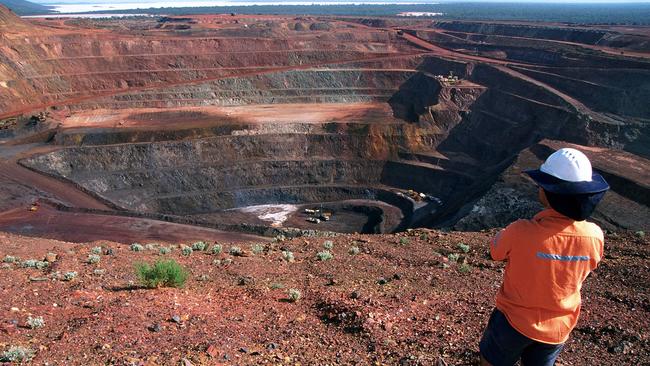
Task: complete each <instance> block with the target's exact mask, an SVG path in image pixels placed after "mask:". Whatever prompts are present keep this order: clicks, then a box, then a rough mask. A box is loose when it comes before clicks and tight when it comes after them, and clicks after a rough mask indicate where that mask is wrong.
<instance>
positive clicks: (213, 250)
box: [212, 244, 223, 255]
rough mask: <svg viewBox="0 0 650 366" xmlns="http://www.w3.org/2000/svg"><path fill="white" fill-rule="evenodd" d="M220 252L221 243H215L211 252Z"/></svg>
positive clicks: (216, 253)
mask: <svg viewBox="0 0 650 366" xmlns="http://www.w3.org/2000/svg"><path fill="white" fill-rule="evenodd" d="M221 252H223V247H222V246H221V244H215V245H213V246H212V254H215V255H219V254H221Z"/></svg>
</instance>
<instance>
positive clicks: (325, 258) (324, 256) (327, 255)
mask: <svg viewBox="0 0 650 366" xmlns="http://www.w3.org/2000/svg"><path fill="white" fill-rule="evenodd" d="M316 258H318V260H320V261H328V260H330V259H332V258H334V256H333V255H332V253H330V252H329V251H327V250H323V251H322V252H318V253H316Z"/></svg>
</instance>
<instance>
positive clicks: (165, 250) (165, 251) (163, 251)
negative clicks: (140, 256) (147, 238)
mask: <svg viewBox="0 0 650 366" xmlns="http://www.w3.org/2000/svg"><path fill="white" fill-rule="evenodd" d="M171 252H172V250H171V249H170V248H167V247H160V249H158V253H159V254H160V255H165V254H169V253H171Z"/></svg>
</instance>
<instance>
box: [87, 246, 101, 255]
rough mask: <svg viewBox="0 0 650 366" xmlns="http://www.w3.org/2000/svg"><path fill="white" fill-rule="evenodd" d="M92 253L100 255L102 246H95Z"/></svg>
mask: <svg viewBox="0 0 650 366" xmlns="http://www.w3.org/2000/svg"><path fill="white" fill-rule="evenodd" d="M90 253H91V254H97V255H100V254H102V247H93V248H92V249H91V250H90Z"/></svg>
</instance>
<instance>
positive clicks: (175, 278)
mask: <svg viewBox="0 0 650 366" xmlns="http://www.w3.org/2000/svg"><path fill="white" fill-rule="evenodd" d="M190 249H191V248H190ZM135 271H136V275H137V277H138V280H140V283H141V284H142V285H143V286H145V287H149V288H156V287H183V286H184V285H185V281H187V277H188V276H189V274H188V272H187V270H186V269H185V268H183V267H182V266H181V265H180V264H178V263H176V261H175V260H173V259H172V260H158V261H156V262H155V263H154V264H153V265H151V264H148V263H137V264H136V265H135Z"/></svg>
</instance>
